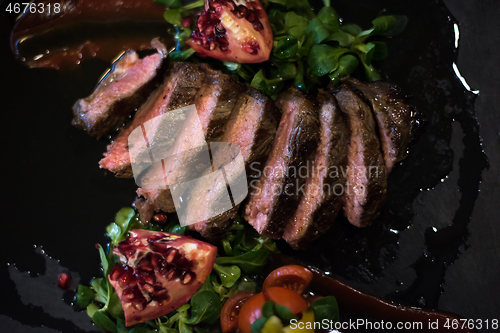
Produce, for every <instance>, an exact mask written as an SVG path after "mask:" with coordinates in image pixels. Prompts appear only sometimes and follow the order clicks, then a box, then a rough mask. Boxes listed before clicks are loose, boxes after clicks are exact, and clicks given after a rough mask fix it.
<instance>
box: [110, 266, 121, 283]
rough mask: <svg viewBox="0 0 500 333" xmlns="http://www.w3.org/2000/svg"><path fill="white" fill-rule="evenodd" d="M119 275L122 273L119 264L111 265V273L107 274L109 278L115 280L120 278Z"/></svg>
mask: <svg viewBox="0 0 500 333" xmlns="http://www.w3.org/2000/svg"><path fill="white" fill-rule="evenodd" d="M120 275H122V270H121V266H119V265H115V266H114V267H113V269H112V270H111V273H110V274H109V278H110V279H111V280H112V281H116V280H118V279H119V278H120Z"/></svg>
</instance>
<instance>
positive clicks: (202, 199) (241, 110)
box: [189, 86, 280, 239]
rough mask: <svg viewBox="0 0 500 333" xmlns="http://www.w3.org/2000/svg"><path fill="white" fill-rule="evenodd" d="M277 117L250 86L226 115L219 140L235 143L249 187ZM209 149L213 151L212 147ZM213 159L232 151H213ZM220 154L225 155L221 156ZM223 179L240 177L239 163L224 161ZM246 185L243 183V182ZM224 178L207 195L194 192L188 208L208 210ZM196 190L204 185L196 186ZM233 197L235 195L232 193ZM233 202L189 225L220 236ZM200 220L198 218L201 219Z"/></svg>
mask: <svg viewBox="0 0 500 333" xmlns="http://www.w3.org/2000/svg"><path fill="white" fill-rule="evenodd" d="M279 120H280V114H279V112H278V110H277V109H276V107H275V106H274V104H273V102H272V101H271V100H270V99H269V98H267V97H266V96H264V95H263V94H261V93H259V92H258V91H257V90H255V89H254V88H251V87H249V86H248V87H247V91H246V92H245V93H243V94H241V95H240V97H239V98H238V101H237V102H236V105H235V107H234V110H233V112H232V113H231V115H230V116H229V119H228V121H227V124H226V126H225V127H224V134H223V135H222V137H221V139H220V141H221V142H230V143H233V144H236V145H237V146H238V147H239V149H240V153H241V156H242V159H243V162H244V164H245V169H246V177H247V181H248V183H249V184H250V187H252V184H253V182H255V181H256V178H257V176H258V175H259V173H261V172H262V169H263V167H264V163H265V161H266V159H267V157H268V155H269V152H270V150H271V146H272V142H273V139H274V136H275V134H276V129H277V127H278V123H279ZM212 153H214V152H213V151H212ZM215 154H216V155H215V156H214V160H222V161H224V160H225V159H228V158H227V157H228V156H231V151H229V153H226V152H225V151H224V150H222V149H221V150H217V151H215ZM219 155H225V156H220V157H219ZM223 164H224V171H225V173H226V179H227V181H228V182H229V183H230V184H231V183H232V182H233V181H234V180H235V179H239V174H238V170H237V169H238V164H234V163H231V162H229V163H223ZM245 186H246V185H245ZM225 187H226V186H225V182H221V183H220V184H218V186H216V188H214V190H213V191H212V190H211V191H210V195H208V196H207V195H205V196H202V195H198V194H197V192H193V195H192V197H191V199H190V201H189V202H190V205H191V207H192V208H190V209H191V210H194V209H196V207H197V209H199V210H201V211H200V212H199V213H200V215H203V214H205V215H206V214H207V211H210V210H211V209H214V208H212V207H211V206H212V202H214V201H215V200H214V198H215V197H216V196H217V195H218V194H219V193H220V192H222V190H225ZM197 190H198V191H199V192H201V191H203V187H202V186H199V188H198V189H197ZM233 200H234V195H233ZM239 206H240V205H239V204H236V205H235V206H234V207H233V209H231V210H229V211H226V212H224V213H222V214H219V215H217V216H215V217H213V218H210V219H207V220H205V221H203V222H198V223H195V224H192V225H191V226H190V228H191V229H193V230H196V231H197V232H199V233H200V234H201V235H202V236H203V237H205V238H208V239H217V238H220V237H221V236H223V235H224V234H225V233H226V232H227V231H228V230H229V229H230V228H231V225H232V224H233V221H234V218H235V216H236V213H237V211H238V208H239ZM200 220H201V219H200Z"/></svg>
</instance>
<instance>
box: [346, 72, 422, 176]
mask: <svg viewBox="0 0 500 333" xmlns="http://www.w3.org/2000/svg"><path fill="white" fill-rule="evenodd" d="M346 82H347V83H348V84H349V85H350V86H351V87H354V88H355V89H356V90H358V91H359V92H360V93H361V94H362V95H363V96H364V97H365V98H366V100H367V101H368V102H369V104H370V105H371V107H372V110H373V114H374V115H375V120H376V121H377V124H378V129H379V135H380V143H381V144H382V151H383V153H384V161H385V165H386V167H387V171H388V172H390V171H391V170H392V168H393V167H394V164H395V163H397V162H400V161H401V160H403V159H404V158H406V156H407V155H408V146H409V142H410V139H411V136H412V135H411V134H412V126H413V125H414V124H415V121H414V120H415V118H416V112H415V111H414V109H413V107H411V106H410V105H408V104H406V99H407V97H406V95H404V94H402V93H401V91H400V90H399V89H398V88H397V87H395V86H393V85H391V84H389V83H387V82H381V81H377V82H372V83H362V82H360V81H358V80H356V79H353V78H349V79H348V80H347V81H346Z"/></svg>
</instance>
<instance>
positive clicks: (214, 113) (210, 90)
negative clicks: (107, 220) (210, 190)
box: [137, 64, 244, 213]
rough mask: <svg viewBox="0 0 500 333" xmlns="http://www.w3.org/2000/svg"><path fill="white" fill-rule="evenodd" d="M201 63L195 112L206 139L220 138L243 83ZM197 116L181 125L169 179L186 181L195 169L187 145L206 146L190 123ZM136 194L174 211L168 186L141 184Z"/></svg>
mask: <svg viewBox="0 0 500 333" xmlns="http://www.w3.org/2000/svg"><path fill="white" fill-rule="evenodd" d="M199 67H200V69H201V71H202V72H203V73H204V74H205V79H204V83H203V86H202V87H201V89H200V90H199V91H198V93H197V95H196V98H195V105H196V110H197V115H194V116H195V117H197V118H198V119H199V121H200V123H201V127H202V130H203V134H204V135H205V137H204V139H206V140H218V139H219V138H220V135H222V128H223V127H224V124H225V123H226V122H227V119H228V118H229V115H230V114H231V111H232V109H233V107H234V105H235V104H236V101H237V100H238V96H239V94H240V92H241V91H242V90H243V88H244V85H243V84H241V83H239V82H237V81H236V80H235V79H234V78H232V77H231V76H229V75H226V74H223V73H222V72H221V71H217V70H213V69H211V68H210V67H209V66H208V65H205V64H201V65H200V66H199ZM198 119H194V118H193V119H192V120H187V121H186V123H185V124H186V125H185V126H184V128H182V129H180V132H179V135H178V139H177V140H176V142H175V144H174V147H173V149H172V154H177V156H179V158H171V159H168V160H165V175H166V177H167V179H169V182H170V183H180V182H183V181H185V177H186V170H194V168H195V167H194V163H196V161H197V160H196V159H195V158H193V159H190V158H189V157H188V156H189V155H190V154H186V153H185V152H187V151H191V152H193V154H192V155H191V156H196V153H195V152H194V150H192V149H191V150H190V149H187V147H202V146H205V145H204V142H198V141H199V138H198V137H197V136H194V135H192V126H189V124H190V123H192V122H194V121H198ZM183 153H184V154H183ZM201 175H203V173H202V174H201ZM137 194H138V195H139V196H143V197H145V198H146V199H147V200H148V202H149V203H150V204H151V205H152V206H153V207H154V208H155V209H156V210H162V211H165V212H170V213H171V212H175V205H174V202H173V199H172V195H171V193H170V189H169V187H168V186H167V189H143V188H139V189H138V190H137Z"/></svg>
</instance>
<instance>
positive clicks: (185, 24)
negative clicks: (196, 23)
mask: <svg viewBox="0 0 500 333" xmlns="http://www.w3.org/2000/svg"><path fill="white" fill-rule="evenodd" d="M191 23H193V18H192V17H191V16H186V17H183V18H182V20H181V24H182V26H183V27H186V28H189V27H190V26H191Z"/></svg>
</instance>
